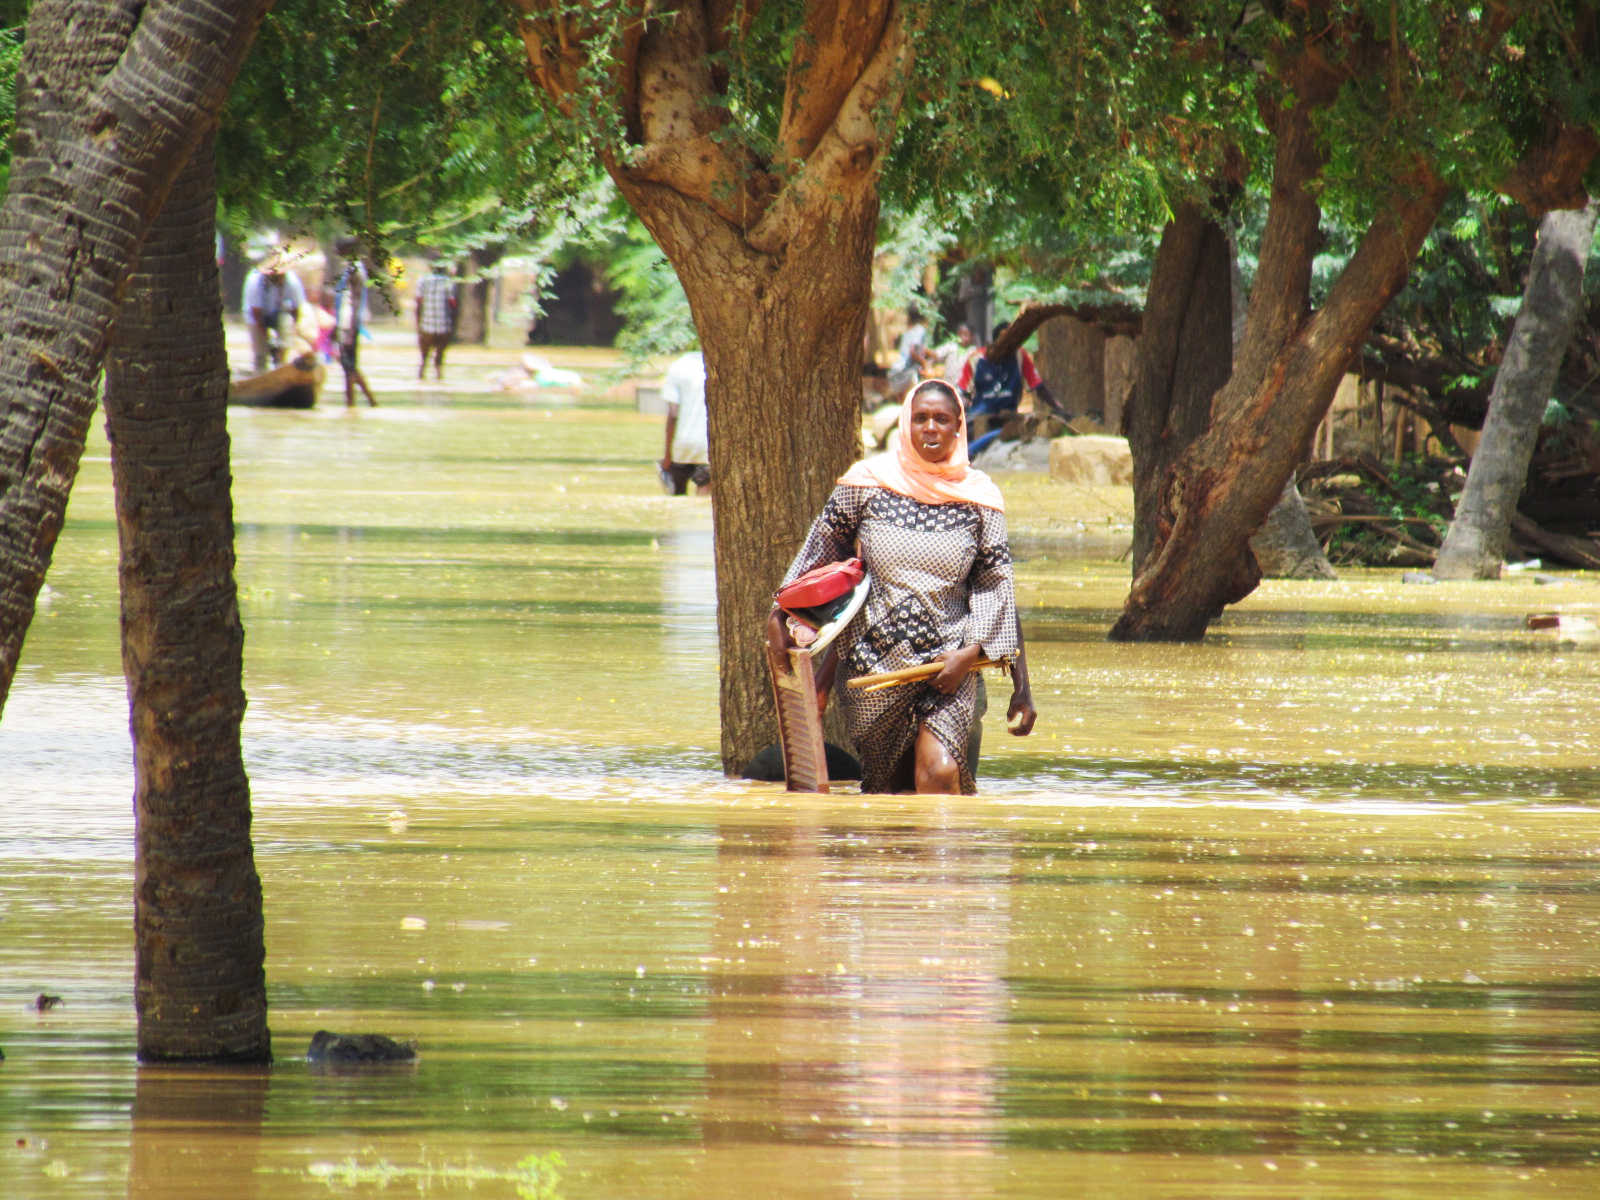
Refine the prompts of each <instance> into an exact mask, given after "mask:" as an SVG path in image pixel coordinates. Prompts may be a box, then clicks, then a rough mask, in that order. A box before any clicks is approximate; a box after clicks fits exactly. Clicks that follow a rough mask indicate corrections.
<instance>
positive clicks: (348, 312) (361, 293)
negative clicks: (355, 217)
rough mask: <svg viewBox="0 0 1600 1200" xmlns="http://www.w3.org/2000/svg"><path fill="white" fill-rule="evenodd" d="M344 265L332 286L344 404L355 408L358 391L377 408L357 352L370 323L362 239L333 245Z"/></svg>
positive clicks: (376, 402) (335, 339)
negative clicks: (362, 259) (364, 330)
mask: <svg viewBox="0 0 1600 1200" xmlns="http://www.w3.org/2000/svg"><path fill="white" fill-rule="evenodd" d="M333 248H334V251H335V252H336V253H337V254H338V256H339V258H340V259H341V260H343V262H344V270H343V271H342V272H341V273H340V275H339V282H338V283H336V284H334V286H333V298H334V301H333V316H334V341H335V342H337V343H338V345H339V365H340V366H341V367H343V368H344V405H345V407H346V408H354V407H355V403H356V388H357V387H358V386H359V387H360V388H361V390H362V392H364V393H365V394H366V397H367V403H368V404H370V405H371V406H372V407H373V408H377V407H378V401H377V398H376V397H374V396H373V394H372V388H371V386H369V385H368V383H367V377H366V376H365V375H363V374H362V373H361V367H360V365H359V363H358V362H357V355H356V349H357V347H358V346H359V345H360V343H361V331H362V330H363V329H364V328H365V327H366V324H367V266H366V264H365V263H364V262H362V261H361V258H360V254H361V239H359V238H355V237H351V236H350V235H348V234H346V235H345V236H344V237H342V238H339V239H338V240H337V241H336V242H334V244H333Z"/></svg>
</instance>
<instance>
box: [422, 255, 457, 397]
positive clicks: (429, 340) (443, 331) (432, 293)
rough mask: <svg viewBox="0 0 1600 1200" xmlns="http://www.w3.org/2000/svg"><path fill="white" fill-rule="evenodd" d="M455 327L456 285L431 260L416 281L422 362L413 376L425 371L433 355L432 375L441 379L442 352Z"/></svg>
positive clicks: (436, 263) (442, 367) (437, 264)
mask: <svg viewBox="0 0 1600 1200" xmlns="http://www.w3.org/2000/svg"><path fill="white" fill-rule="evenodd" d="M455 327H456V284H455V280H453V279H451V278H450V276H449V275H448V274H446V273H445V271H444V269H443V268H442V267H441V266H440V265H439V262H438V260H437V259H435V260H434V262H433V265H432V267H431V268H430V269H429V271H428V274H427V275H425V276H424V277H423V279H422V281H421V282H420V283H418V284H417V346H418V348H419V349H420V350H421V351H422V363H421V365H420V366H418V367H417V378H418V379H421V378H422V377H423V375H424V374H426V373H427V370H428V355H430V354H432V355H433V377H434V378H435V379H443V378H444V351H445V347H446V346H448V345H449V344H450V334H451V333H452V332H453V331H454V329H455Z"/></svg>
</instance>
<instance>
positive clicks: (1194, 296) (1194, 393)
mask: <svg viewBox="0 0 1600 1200" xmlns="http://www.w3.org/2000/svg"><path fill="white" fill-rule="evenodd" d="M1149 297H1150V298H1149V300H1148V302H1147V303H1146V304H1145V310H1144V322H1143V326H1142V329H1141V331H1140V334H1139V348H1138V358H1137V362H1138V375H1137V380H1136V382H1135V384H1134V388H1133V394H1132V396H1131V397H1130V398H1129V404H1128V407H1127V409H1126V410H1125V412H1124V414H1123V427H1124V428H1125V429H1126V431H1127V434H1128V449H1129V450H1130V451H1131V452H1132V454H1133V556H1132V557H1133V573H1134V575H1135V577H1137V576H1138V574H1139V572H1140V571H1142V570H1143V569H1144V567H1145V564H1146V563H1147V562H1148V561H1149V558H1150V553H1151V551H1152V549H1153V548H1154V547H1155V543H1156V524H1157V518H1158V516H1159V513H1160V508H1161V495H1162V487H1163V485H1164V483H1165V481H1166V478H1167V474H1168V472H1169V471H1171V469H1172V465H1173V463H1175V462H1176V461H1177V460H1178V456H1179V455H1180V454H1182V453H1183V452H1184V451H1185V450H1187V449H1188V448H1189V445H1190V443H1192V442H1193V441H1194V440H1195V439H1196V438H1197V437H1199V436H1200V435H1201V434H1202V433H1204V432H1205V431H1206V430H1207V429H1208V428H1209V427H1210V425H1211V403H1212V398H1213V397H1214V396H1215V395H1216V394H1217V391H1218V390H1219V389H1220V388H1221V387H1222V385H1223V384H1225V383H1227V382H1228V375H1229V373H1230V372H1231V371H1232V370H1233V317H1232V313H1233V300H1232V297H1233V247H1232V245H1231V244H1230V243H1229V240H1228V234H1227V231H1226V230H1224V229H1223V228H1222V226H1221V225H1219V224H1217V222H1216V221H1214V220H1212V219H1211V217H1210V215H1209V214H1208V213H1207V212H1206V210H1205V209H1204V208H1203V207H1201V206H1200V205H1198V204H1195V203H1193V202H1192V201H1191V202H1186V203H1183V204H1180V205H1179V206H1178V208H1177V211H1176V212H1175V213H1174V214H1173V219H1172V220H1171V221H1169V222H1168V223H1167V226H1166V228H1165V229H1163V230H1162V231H1161V245H1160V247H1159V248H1158V249H1157V250H1156V261H1155V265H1154V266H1153V268H1152V269H1151V272H1150V289H1149Z"/></svg>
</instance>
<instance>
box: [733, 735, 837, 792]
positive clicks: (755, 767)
mask: <svg viewBox="0 0 1600 1200" xmlns="http://www.w3.org/2000/svg"><path fill="white" fill-rule="evenodd" d="M823 752H824V753H825V754H826V755H827V756H828V778H829V779H860V778H861V760H860V759H858V758H857V757H856V756H855V755H854V754H851V753H850V751H848V750H846V749H845V748H844V747H843V746H835V745H834V744H833V743H832V742H828V743H826V744H825V745H824V747H823ZM744 777H745V778H746V779H754V780H757V781H759V782H761V783H782V782H783V781H784V779H783V747H782V746H780V745H778V743H777V742H773V743H772V745H770V746H768V747H766V749H764V750H762V751H760V752H759V753H758V754H757V755H756V756H755V757H754V758H752V759H751V760H750V762H749V764H748V765H747V766H746V767H745V769H744Z"/></svg>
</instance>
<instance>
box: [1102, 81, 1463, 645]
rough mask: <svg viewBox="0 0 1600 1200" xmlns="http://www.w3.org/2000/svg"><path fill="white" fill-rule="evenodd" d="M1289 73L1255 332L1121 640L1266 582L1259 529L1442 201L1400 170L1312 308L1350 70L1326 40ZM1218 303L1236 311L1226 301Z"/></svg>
mask: <svg viewBox="0 0 1600 1200" xmlns="http://www.w3.org/2000/svg"><path fill="white" fill-rule="evenodd" d="M1282 77H1283V81H1284V84H1285V86H1286V88H1287V89H1288V91H1289V94H1291V95H1292V96H1293V98H1294V101H1293V103H1292V104H1290V105H1287V106H1283V107H1277V106H1275V105H1273V104H1272V103H1271V102H1270V100H1268V99H1266V98H1263V101H1262V116H1263V119H1264V120H1265V121H1266V123H1267V125H1268V126H1269V127H1270V128H1271V129H1272V132H1273V134H1274V136H1275V138H1276V147H1275V150H1274V159H1273V172H1272V195H1271V200H1270V201H1269V205H1268V209H1267V223H1266V227H1265V229H1264V230H1263V231H1262V237H1261V249H1260V258H1259V266H1258V268H1257V271H1256V281H1255V286H1254V287H1253V288H1252V290H1251V295H1250V309H1249V319H1248V320H1247V321H1246V324H1245V332H1244V337H1243V339H1242V340H1241V342H1240V344H1239V347H1238V351H1237V353H1236V354H1235V355H1234V364H1233V371H1232V373H1231V374H1230V375H1229V376H1228V380H1227V383H1226V384H1225V385H1224V386H1223V387H1222V390H1221V391H1219V392H1218V393H1217V395H1216V398H1215V399H1214V400H1213V402H1212V424H1211V428H1210V429H1209V430H1208V431H1207V432H1206V433H1205V434H1204V435H1202V436H1201V437H1200V438H1198V439H1197V440H1196V441H1195V442H1193V443H1192V444H1191V445H1190V446H1189V448H1188V449H1187V450H1185V451H1183V452H1182V454H1181V455H1180V456H1179V457H1178V459H1177V461H1176V462H1174V463H1173V465H1172V468H1171V470H1170V471H1168V472H1167V474H1166V476H1165V479H1164V481H1163V482H1162V485H1161V492H1160V505H1159V510H1158V513H1157V517H1156V538H1155V543H1154V545H1153V546H1152V547H1151V548H1150V550H1149V552H1148V554H1147V556H1146V557H1145V560H1144V563H1143V566H1142V568H1141V569H1140V570H1139V571H1138V572H1137V573H1136V574H1135V576H1134V582H1133V588H1132V590H1131V591H1130V592H1129V593H1128V599H1127V601H1126V603H1125V604H1124V607H1123V611H1122V615H1121V616H1120V617H1119V618H1118V619H1117V622H1116V624H1115V625H1114V626H1113V627H1112V629H1111V635H1110V636H1111V638H1112V640H1114V641H1198V640H1199V639H1200V638H1201V637H1203V636H1204V635H1205V631H1206V627H1207V626H1208V625H1209V624H1210V623H1211V622H1212V621H1213V620H1214V619H1216V617H1217V616H1218V615H1220V614H1221V612H1222V610H1223V608H1224V607H1225V606H1227V605H1229V604H1232V603H1234V602H1236V601H1238V600H1241V599H1243V598H1244V597H1245V596H1248V595H1249V594H1250V592H1251V591H1253V590H1254V589H1255V586H1256V584H1257V583H1259V582H1260V579H1261V574H1260V567H1259V566H1258V564H1257V563H1256V559H1255V555H1254V554H1253V553H1251V550H1250V538H1251V537H1252V536H1253V535H1254V534H1255V532H1256V530H1257V529H1259V528H1260V527H1261V524H1262V522H1263V521H1265V520H1266V518H1267V514H1268V513H1269V512H1270V511H1271V510H1272V506H1273V505H1274V504H1276V503H1277V502H1278V499H1279V497H1280V496H1282V494H1283V489H1284V485H1286V484H1287V483H1288V482H1289V478H1290V476H1291V475H1292V474H1293V472H1294V469H1295V466H1296V465H1297V464H1298V463H1299V462H1301V461H1302V460H1303V459H1304V457H1305V455H1306V454H1307V452H1308V451H1309V449H1310V446H1311V436H1312V434H1313V433H1314V432H1315V431H1316V427H1317V424H1318V422H1319V421H1321V419H1322V417H1323V415H1324V414H1325V413H1326V412H1327V410H1328V407H1329V405H1331V404H1332V403H1333V395H1334V391H1335V390H1336V389H1337V387H1338V385H1339V379H1340V377H1341V376H1342V375H1343V374H1344V372H1345V370H1346V368H1347V367H1348V366H1349V364H1350V362H1351V361H1352V360H1353V359H1354V357H1355V354H1356V352H1357V350H1359V349H1360V346H1361V343H1362V341H1363V340H1364V339H1365V337H1366V335H1367V333H1368V331H1369V330H1370V329H1371V328H1372V323H1373V321H1374V320H1376V319H1377V316H1378V314H1379V313H1381V312H1382V311H1383V308H1384V306H1385V305H1386V304H1388V302H1389V301H1390V300H1391V299H1392V298H1393V297H1394V295H1395V294H1396V293H1397V292H1398V291H1399V290H1400V288H1401V287H1402V286H1403V284H1404V283H1405V279H1406V275H1407V273H1408V271H1409V270H1410V266H1411V262H1412V260H1413V259H1414V258H1415V257H1416V252H1417V249H1418V248H1419V247H1420V245H1421V243H1422V239H1423V238H1424V237H1425V236H1426V235H1427V232H1428V230H1429V229H1430V228H1431V227H1432V225H1433V221H1434V218H1435V217H1436V216H1437V215H1438V212H1439V208H1440V206H1441V205H1442V204H1443V202H1444V196H1445V186H1444V184H1443V182H1442V181H1441V180H1440V179H1439V178H1438V176H1437V175H1436V174H1435V173H1434V172H1433V171H1432V170H1431V169H1430V168H1429V167H1428V166H1427V164H1425V163H1423V162H1420V161H1419V162H1416V163H1415V164H1414V166H1413V167H1412V170H1411V174H1410V176H1409V177H1403V178H1397V179H1396V180H1395V181H1394V184H1395V190H1396V194H1395V196H1394V198H1393V199H1392V201H1391V202H1390V203H1389V205H1388V206H1387V207H1386V208H1385V209H1384V211H1383V212H1381V213H1380V214H1379V215H1378V216H1377V218H1376V219H1375V220H1374V221H1373V223H1372V224H1371V226H1369V228H1368V229H1367V231H1366V233H1365V234H1364V235H1363V237H1362V239H1361V241H1360V243H1359V245H1358V246H1357V248H1356V251H1355V253H1354V255H1352V256H1351V259H1350V261H1349V263H1348V265H1347V266H1346V267H1345V269H1344V271H1343V272H1342V273H1341V274H1340V276H1339V278H1338V280H1337V281H1336V282H1335V283H1334V285H1333V288H1332V289H1331V290H1330V292H1329V294H1328V299H1327V303H1326V304H1324V305H1323V307H1322V308H1321V309H1320V310H1318V311H1317V312H1315V313H1311V312H1310V311H1309V310H1310V290H1311V265H1312V261H1313V259H1314V258H1315V256H1316V253H1317V251H1318V249H1319V248H1320V246H1321V244H1322V235H1321V232H1320V230H1319V228H1318V225H1319V222H1320V219H1321V215H1322V213H1321V209H1320V208H1319V207H1318V205H1317V201H1316V199H1315V194H1314V191H1313V188H1312V185H1313V184H1314V183H1315V181H1316V178H1317V176H1318V175H1319V174H1320V172H1321V169H1322V154H1321V150H1320V148H1319V146H1318V144H1317V134H1316V123H1315V122H1316V114H1317V113H1318V111H1319V110H1320V109H1322V108H1324V107H1326V106H1327V105H1329V104H1331V103H1332V102H1333V100H1334V98H1335V97H1336V96H1337V95H1338V91H1339V87H1340V84H1341V82H1342V79H1343V77H1342V75H1341V74H1340V73H1339V69H1338V68H1337V66H1336V65H1334V64H1331V62H1330V60H1329V59H1328V58H1326V57H1325V56H1324V55H1323V53H1322V52H1320V51H1318V52H1315V53H1310V52H1308V53H1304V54H1301V55H1300V56H1299V57H1296V58H1291V59H1288V60H1286V61H1285V63H1284V66H1283V69H1282ZM1154 295H1155V293H1154V289H1153V288H1152V299H1154ZM1219 308H1220V311H1219V312H1218V313H1217V314H1216V315H1217V318H1219V319H1221V320H1223V321H1226V320H1227V319H1228V315H1229V314H1228V307H1227V306H1226V305H1221V306H1219ZM1147 336H1148V335H1147Z"/></svg>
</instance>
